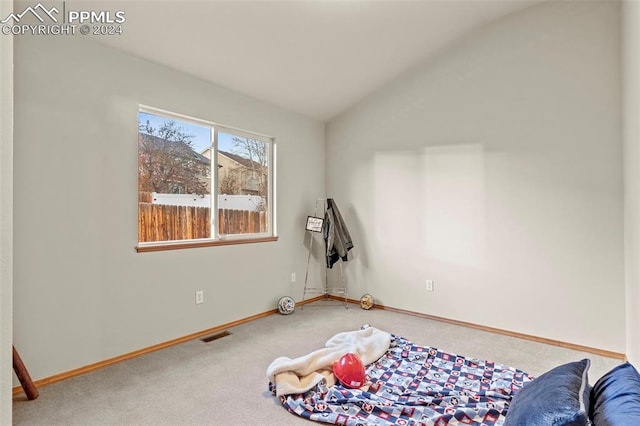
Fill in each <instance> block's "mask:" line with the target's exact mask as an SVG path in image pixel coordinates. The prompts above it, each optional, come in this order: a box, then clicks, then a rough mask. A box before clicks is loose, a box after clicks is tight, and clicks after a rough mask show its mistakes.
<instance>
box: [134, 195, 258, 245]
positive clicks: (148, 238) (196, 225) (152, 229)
mask: <svg viewBox="0 0 640 426" xmlns="http://www.w3.org/2000/svg"><path fill="white" fill-rule="evenodd" d="M218 224H219V230H220V234H253V233H261V232H267V215H266V213H265V212H253V211H249V210H218ZM199 238H211V209H210V208H209V207H193V206H170V205H164V204H151V203H142V202H141V203H138V241H139V242H152V241H169V240H195V239H199Z"/></svg>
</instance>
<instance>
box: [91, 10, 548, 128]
mask: <svg viewBox="0 0 640 426" xmlns="http://www.w3.org/2000/svg"><path fill="white" fill-rule="evenodd" d="M540 1H541V0H502V1H494V0H414V1H404V0H385V1H373V0H289V1H273V0H255V1H241V0H237V1H217V0H211V1H204V0H200V1H190V0H183V1H179V0H173V1H169V0H165V1H162V0H156V1H143V0H137V1H126V2H125V1H118V0H112V1H107V2H105V3H104V4H105V5H107V7H108V9H110V10H117V9H121V10H124V11H125V12H126V22H125V23H124V25H123V29H124V32H123V34H122V35H120V36H110V37H107V36H102V37H94V38H93V39H94V40H97V41H98V42H100V43H104V44H107V45H110V46H113V47H115V48H117V49H120V50H123V51H126V52H129V53H132V54H134V55H136V56H139V57H142V58H145V59H148V60H150V61H154V62H157V63H160V64H163V65H166V66H168V67H171V68H174V69H176V70H179V71H183V72H186V73H188V74H191V75H193V76H196V77H199V78H201V79H203V80H207V81H211V82H213V83H216V84H219V85H221V86H225V87H227V88H229V89H232V90H235V91H237V92H240V93H243V94H246V95H249V96H251V97H254V98H257V99H261V100H263V101H266V102H268V103H270V104H274V105H277V106H280V107H283V108H286V109H288V110H292V111H297V112H299V113H301V114H304V115H306V116H309V117H312V118H315V119H318V120H320V121H327V120H329V119H331V118H332V117H335V116H336V115H338V114H340V113H341V112H342V111H344V110H346V109H347V108H349V107H351V106H353V105H354V104H356V103H357V102H358V101H360V100H361V99H362V98H363V97H365V96H366V95H367V94H369V93H371V92H373V91H374V90H376V89H377V88H379V87H381V86H383V85H385V84H386V83H388V82H390V81H391V80H393V79H394V78H395V77H397V76H399V75H400V74H402V73H403V72H405V71H407V70H408V69H410V68H412V67H414V66H416V65H417V64H419V63H421V62H423V61H425V60H427V59H428V58H429V57H430V56H431V55H434V54H435V53H437V52H438V51H439V50H440V49H443V48H446V46H447V45H449V44H451V43H453V42H454V41H455V40H456V39H459V38H461V37H464V36H466V35H469V34H470V33H472V32H473V31H475V30H477V29H478V28H480V27H481V26H483V25H486V24H487V23H489V22H491V21H493V20H496V19H499V18H501V17H502V16H504V15H507V14H509V13H512V12H515V11H517V10H519V9H522V8H525V7H529V6H531V5H533V4H535V3H539V2H540Z"/></svg>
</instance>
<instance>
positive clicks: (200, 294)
mask: <svg viewBox="0 0 640 426" xmlns="http://www.w3.org/2000/svg"><path fill="white" fill-rule="evenodd" d="M201 303H204V291H202V290H198V291H196V305H199V304H201Z"/></svg>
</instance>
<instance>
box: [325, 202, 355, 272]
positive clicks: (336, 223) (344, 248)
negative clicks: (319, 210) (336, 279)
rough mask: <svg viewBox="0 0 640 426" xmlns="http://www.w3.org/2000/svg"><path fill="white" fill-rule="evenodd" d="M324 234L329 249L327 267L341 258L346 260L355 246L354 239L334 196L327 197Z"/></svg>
mask: <svg viewBox="0 0 640 426" xmlns="http://www.w3.org/2000/svg"><path fill="white" fill-rule="evenodd" d="M322 234H323V236H324V242H325V246H326V249H327V252H326V256H327V268H332V267H333V265H334V264H335V263H336V262H337V261H338V260H339V259H342V261H344V262H346V261H347V260H348V259H347V253H348V252H349V250H351V249H352V248H353V241H352V240H351V235H350V234H349V230H348V229H347V225H346V224H345V223H344V220H343V219H342V215H341V214H340V210H338V206H337V205H336V203H335V201H333V198H328V199H327V210H326V211H325V213H324V224H323V225H322Z"/></svg>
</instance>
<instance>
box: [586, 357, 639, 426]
mask: <svg viewBox="0 0 640 426" xmlns="http://www.w3.org/2000/svg"><path fill="white" fill-rule="evenodd" d="M591 403H592V409H591V412H592V417H593V422H594V424H595V425H596V426H618V425H621V426H629V425H640V374H638V370H636V369H635V368H634V367H633V365H631V364H629V363H628V362H626V363H624V364H621V365H619V366H617V367H615V368H614V369H613V370H611V371H609V372H608V373H607V374H605V375H604V376H602V377H601V378H600V380H598V381H597V382H596V384H595V386H594V387H593V390H592V391H591Z"/></svg>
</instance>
